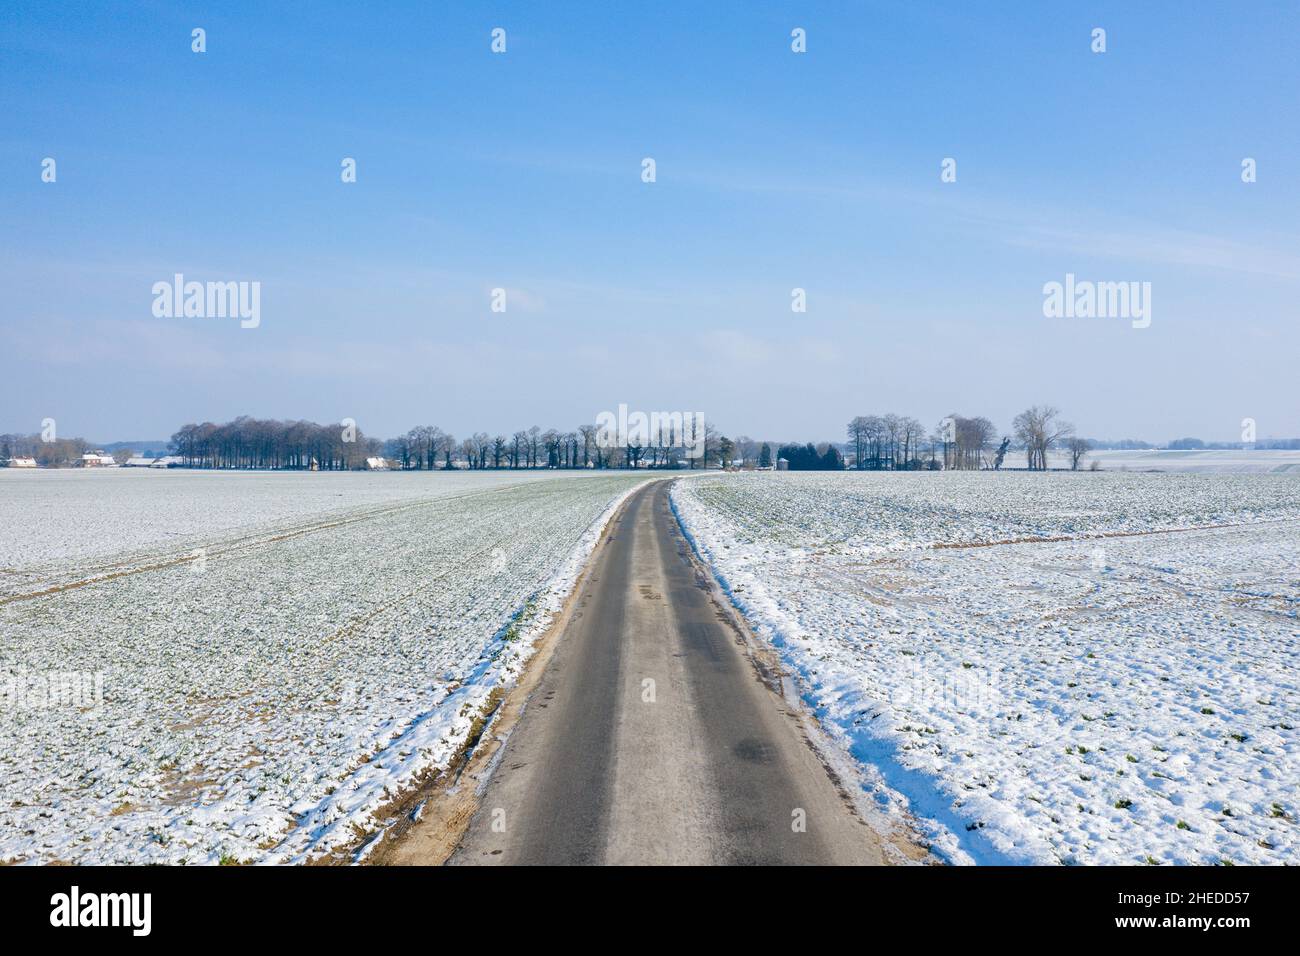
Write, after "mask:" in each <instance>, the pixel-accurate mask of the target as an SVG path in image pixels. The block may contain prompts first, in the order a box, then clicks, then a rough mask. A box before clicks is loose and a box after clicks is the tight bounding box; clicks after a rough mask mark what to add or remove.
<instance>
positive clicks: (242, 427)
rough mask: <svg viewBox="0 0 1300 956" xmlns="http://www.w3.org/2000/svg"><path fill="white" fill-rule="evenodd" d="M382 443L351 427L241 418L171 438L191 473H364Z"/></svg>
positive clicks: (190, 427)
mask: <svg viewBox="0 0 1300 956" xmlns="http://www.w3.org/2000/svg"><path fill="white" fill-rule="evenodd" d="M382 445H383V443H382V442H380V441H379V440H377V439H374V438H368V437H366V436H365V435H364V434H362V432H361V429H359V428H357V427H356V426H355V425H348V424H346V423H344V424H338V425H318V424H316V423H315V422H307V421H275V420H271V419H258V418H249V417H248V416H240V417H239V418H236V419H235V420H234V421H232V422H226V423H225V424H224V425H214V424H212V423H211V422H204V423H203V424H201V425H186V426H184V427H183V428H181V430H180V431H178V432H177V433H176V434H174V435H172V438H171V448H172V452H173V453H174V454H176V455H179V456H180V457H181V458H182V459H183V460H184V463H185V464H186V465H187V466H189V467H191V468H273V469H308V468H318V469H320V470H321V471H344V470H347V469H351V468H364V467H365V465H366V459H367V458H372V457H375V456H377V455H379V453H380V449H381V448H382Z"/></svg>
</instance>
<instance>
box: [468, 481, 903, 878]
mask: <svg viewBox="0 0 1300 956" xmlns="http://www.w3.org/2000/svg"><path fill="white" fill-rule="evenodd" d="M668 484H669V483H668V482H666V481H658V482H655V483H653V484H651V485H649V486H648V487H646V488H644V489H642V490H641V491H638V492H637V493H636V494H635V495H634V496H633V497H632V498H631V499H629V501H628V502H627V504H626V505H625V506H624V508H623V510H622V511H621V512H620V514H619V515H618V516H616V517H615V518H614V521H615V522H616V523H615V525H614V526H613V529H612V532H611V534H610V536H609V538H608V539H607V540H606V542H605V543H604V544H603V545H602V546H601V547H600V548H598V549H597V551H596V552H595V553H594V554H593V555H592V559H591V560H592V562H593V564H592V566H591V567H590V573H589V574H588V575H587V577H586V578H585V580H584V581H583V583H582V591H581V593H580V595H579V597H578V605H577V606H576V608H575V609H574V612H573V613H572V614H571V615H570V618H569V620H568V622H567V624H566V625H565V628H564V630H563V631H562V632H561V633H560V634H559V635H558V643H557V644H556V645H555V650H554V653H553V655H552V656H551V659H550V660H549V662H548V663H547V665H546V669H545V671H544V672H543V674H542V675H541V678H540V681H539V683H538V685H537V687H536V689H535V690H534V691H533V693H532V695H531V697H530V698H529V699H528V702H527V704H526V706H525V709H524V711H523V714H522V716H521V717H520V718H519V722H518V724H517V725H516V726H515V728H514V730H513V732H512V733H511V734H510V737H509V739H508V740H507V741H506V744H505V747H504V749H503V750H502V752H501V754H500V755H499V759H498V760H497V761H496V762H495V764H496V765H495V769H494V771H493V773H492V774H491V776H490V777H489V778H488V780H487V782H486V785H485V786H483V792H482V793H481V796H480V799H479V801H478V808H477V810H476V811H475V812H474V815H473V817H472V819H471V821H470V824H469V827H468V828H467V830H466V831H465V834H464V836H463V837H462V839H461V842H460V844H459V846H458V847H457V849H456V851H455V852H454V853H453V854H452V856H451V858H450V859H449V860H448V862H449V863H452V864H479V863H510V864H597V863H610V864H638V863H640V864H661V863H662V864H687V863H729V864H758V863H771V864H817V863H879V862H881V853H880V846H879V842H878V839H877V837H876V835H875V833H874V831H872V830H871V829H869V828H868V827H867V826H866V825H865V824H863V823H862V822H861V820H860V819H859V818H858V816H857V815H856V813H855V812H854V811H853V810H852V809H851V807H850V806H849V803H848V801H847V800H846V799H845V797H844V796H843V794H841V792H840V791H839V789H838V788H837V787H836V785H835V783H834V782H833V781H832V779H831V777H830V776H829V774H828V773H827V771H826V769H825V767H824V766H823V765H822V763H821V761H820V760H819V759H818V757H817V755H816V754H815V753H814V752H813V750H812V748H811V747H810V746H809V745H808V743H807V741H806V740H805V739H804V737H803V733H802V731H801V729H800V726H801V725H800V722H799V721H798V720H797V719H796V718H795V717H793V716H791V715H790V714H789V713H788V710H787V705H786V703H785V701H784V700H782V699H781V697H780V696H778V695H777V694H776V693H775V692H774V691H773V690H771V689H769V687H768V686H767V684H765V683H764V682H763V680H762V679H761V678H760V676H759V673H758V670H757V669H756V668H755V665H754V663H753V662H752V661H751V659H750V657H749V655H748V653H747V650H746V648H747V645H746V643H745V641H744V638H743V637H742V635H741V634H740V633H739V632H738V631H737V630H736V628H735V626H734V625H733V624H732V623H731V620H730V618H729V616H728V615H727V613H726V612H724V611H723V609H721V608H720V607H719V606H718V605H717V604H715V603H714V599H713V597H712V596H711V591H710V587H709V583H708V579H707V577H706V576H705V574H704V572H703V571H702V569H701V568H700V567H699V565H698V563H697V562H695V561H694V560H693V558H692V556H691V553H690V547H689V544H688V543H687V541H686V540H685V538H684V537H683V536H682V534H681V530H680V528H679V527H678V524H677V521H676V519H675V517H674V516H673V514H672V511H671V510H670V508H669V505H668ZM801 824H802V825H801Z"/></svg>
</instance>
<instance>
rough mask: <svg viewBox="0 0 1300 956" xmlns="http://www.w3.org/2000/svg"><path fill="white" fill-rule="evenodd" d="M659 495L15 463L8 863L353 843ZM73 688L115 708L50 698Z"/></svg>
mask: <svg viewBox="0 0 1300 956" xmlns="http://www.w3.org/2000/svg"><path fill="white" fill-rule="evenodd" d="M641 480H643V479H642V478H641V477H639V476H629V475H610V474H594V475H593V474H580V475H569V476H565V477H555V476H554V475H553V474H546V473H540V474H515V473H507V474H482V475H471V474H465V473H459V474H446V475H444V474H438V473H433V474H428V473H426V474H419V473H404V474H319V473H318V474H250V473H226V474H218V473H193V472H177V471H169V472H159V471H154V472H145V471H143V470H142V471H138V472H133V471H116V470H115V471H107V472H102V473H96V472H38V473H21V472H13V471H9V470H7V469H0V528H3V529H4V530H3V534H2V535H0V683H3V684H4V686H0V691H6V692H7V693H8V696H7V697H0V705H2V706H0V860H7V861H31V862H48V861H54V860H63V861H69V862H79V863H92V862H145V861H158V862H186V863H216V862H219V861H221V860H227V861H248V862H251V861H271V862H287V861H300V860H304V859H308V858H310V857H312V856H314V855H317V854H319V853H320V852H322V851H325V850H329V849H331V848H335V847H340V846H344V845H351V844H354V843H355V842H356V841H357V839H358V837H359V836H360V835H361V834H364V833H367V832H370V831H373V830H374V828H375V827H376V824H377V822H378V821H377V818H376V817H375V812H376V811H377V810H378V809H379V808H381V807H382V806H383V805H384V804H385V803H387V802H388V800H389V799H390V798H391V797H392V796H394V795H395V794H396V793H397V792H398V791H399V790H400V789H401V788H402V787H404V786H405V785H408V784H410V783H411V782H412V781H414V780H416V779H417V778H418V777H420V775H422V774H424V773H427V772H428V771H429V770H431V769H432V768H437V767H443V766H446V765H447V763H448V762H449V761H450V760H451V759H452V757H453V756H454V754H455V753H456V751H457V748H458V747H459V746H460V745H461V744H462V742H463V741H464V740H465V738H466V736H467V733H468V732H469V729H470V724H471V720H472V718H473V716H474V714H475V713H476V712H477V711H478V710H479V708H480V706H481V705H482V704H483V702H484V701H485V700H486V699H487V697H488V695H489V693H490V692H491V690H492V689H493V688H494V687H496V686H498V685H500V684H502V683H503V682H509V681H510V680H512V679H513V677H514V676H515V675H516V674H517V673H518V670H519V667H520V665H521V663H522V661H523V659H524V658H525V657H526V656H527V654H528V652H529V650H530V648H531V643H532V640H533V638H535V637H536V635H537V634H538V633H540V631H541V630H542V629H543V628H544V626H545V624H546V622H547V620H548V619H549V616H550V613H551V612H552V611H553V610H555V609H556V608H558V606H559V604H560V602H561V600H562V596H563V595H564V593H565V592H566V591H567V590H568V589H569V588H570V587H571V586H572V582H573V581H574V579H575V578H576V575H577V573H578V571H579V570H580V568H581V565H582V562H583V560H584V559H585V557H586V555H587V554H588V553H589V552H590V550H591V548H592V547H593V546H594V544H595V541H596V539H597V538H598V535H599V530H600V528H601V527H602V526H603V524H604V520H605V519H606V518H607V517H608V516H609V514H611V513H612V510H613V508H614V507H615V506H616V504H617V503H618V502H619V501H620V500H621V499H622V498H623V497H624V496H625V495H626V494H627V493H628V492H629V491H630V490H631V489H632V488H633V487H634V486H635V485H636V484H638V483H639V482H640V481H641ZM67 672H75V673H79V674H94V673H99V674H102V687H103V700H102V703H98V704H95V705H93V706H89V707H86V708H78V707H74V706H67V705H60V706H49V704H48V700H47V699H45V698H42V697H40V696H37V695H33V694H32V693H31V691H30V688H31V687H32V686H34V685H33V683H32V682H33V680H39V679H41V678H42V677H43V676H44V675H50V674H52V673H67ZM15 688H28V690H27V691H25V692H24V693H22V694H21V695H16V694H15ZM92 703H93V702H92Z"/></svg>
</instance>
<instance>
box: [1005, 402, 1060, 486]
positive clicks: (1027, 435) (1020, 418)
mask: <svg viewBox="0 0 1300 956" xmlns="http://www.w3.org/2000/svg"><path fill="white" fill-rule="evenodd" d="M1060 416H1061V413H1060V412H1059V411H1058V410H1057V409H1055V408H1053V407H1052V406H1051V405H1033V406H1031V407H1030V408H1027V409H1025V410H1024V411H1023V412H1021V413H1020V414H1019V415H1017V416H1016V420H1015V421H1014V422H1013V423H1012V427H1013V428H1014V429H1015V433H1016V438H1017V439H1019V441H1020V442H1021V443H1022V444H1023V445H1024V446H1025V457H1026V459H1027V460H1028V463H1029V470H1030V471H1046V470H1047V453H1048V452H1049V451H1051V450H1052V448H1054V447H1055V446H1056V444H1057V443H1058V442H1060V441H1062V440H1063V439H1065V438H1068V437H1069V436H1070V435H1072V434H1073V433H1074V426H1073V425H1071V424H1070V423H1069V422H1064V421H1061V417H1060Z"/></svg>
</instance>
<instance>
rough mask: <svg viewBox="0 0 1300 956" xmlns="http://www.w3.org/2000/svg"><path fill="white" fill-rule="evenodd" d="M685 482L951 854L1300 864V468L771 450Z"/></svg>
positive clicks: (760, 624)
mask: <svg viewBox="0 0 1300 956" xmlns="http://www.w3.org/2000/svg"><path fill="white" fill-rule="evenodd" d="M673 501H674V507H675V508H676V509H677V511H678V513H679V515H680V516H681V518H682V520H683V522H684V524H685V526H686V528H687V529H688V532H689V533H690V535H691V536H692V538H693V539H694V542H695V544H696V547H697V549H699V550H700V552H701V553H702V554H703V555H704V556H705V557H706V558H707V559H708V560H709V561H710V562H711V563H712V565H713V567H714V569H715V571H716V573H717V574H718V576H719V578H720V579H721V581H722V582H723V584H724V586H725V587H726V588H727V589H728V590H729V592H730V593H731V595H732V597H733V599H734V600H735V602H736V604H737V605H738V606H739V607H740V608H741V609H742V610H743V611H744V612H745V614H746V615H747V617H748V618H749V620H750V621H751V622H752V623H753V624H754V626H755V629H756V631H757V632H758V633H759V634H760V635H761V636H763V637H765V638H766V639H768V640H770V641H772V642H773V643H774V644H776V645H777V646H778V647H780V649H781V653H782V655H783V657H784V659H785V660H786V662H787V664H788V665H789V666H790V668H791V669H792V671H793V672H794V673H795V674H796V675H797V678H798V681H799V690H800V692H801V693H802V694H803V695H804V697H805V699H806V700H807V701H808V703H809V704H810V706H812V707H813V708H815V710H816V712H817V713H818V715H819V717H820V718H821V720H822V722H823V724H824V725H825V726H826V727H827V729H828V731H829V732H830V733H831V734H832V736H833V737H835V738H836V739H837V740H838V741H839V742H840V743H841V744H842V745H843V746H844V747H845V748H846V749H848V750H849V751H850V752H851V753H852V754H853V756H854V757H855V758H856V759H857V761H858V763H859V766H860V767H861V768H862V771H863V782H864V785H865V786H866V787H868V789H869V790H871V791H873V792H874V793H875V795H876V796H877V797H878V798H879V800H880V801H881V803H882V805H883V806H885V807H886V808H887V809H888V810H889V811H891V812H899V811H901V810H903V809H904V808H906V809H907V810H909V811H910V812H911V813H912V814H913V815H915V816H916V817H917V818H918V820H919V822H920V824H921V826H922V828H923V829H924V830H925V831H926V832H927V833H928V835H929V837H930V839H931V840H932V843H933V846H934V848H935V850H936V851H937V852H938V853H939V854H940V856H941V857H943V858H946V859H948V860H951V861H953V862H992V863H1057V862H1059V863H1071V864H1074V863H1161V864H1169V863H1179V864H1206V863H1217V862H1222V861H1233V862H1237V863H1261V864H1264V863H1268V864H1276V863H1292V864H1294V863H1300V839H1298V838H1297V826H1298V825H1300V824H1297V816H1298V815H1300V798H1298V796H1297V792H1298V790H1300V738H1298V736H1297V731H1296V727H1295V725H1296V724H1298V723H1300V619H1298V618H1297V608H1298V607H1300V570H1298V569H1300V476H1295V475H1196V474H1164V475H1151V474H1138V473H1127V474H1125V473H1106V472H1103V473H1100V474H1055V473H1052V474H1028V473H1013V474H994V473H938V474H897V475H891V474H852V473H845V474H789V473H765V474H762V473H760V474H740V475H727V476H714V477H709V478H696V479H693V480H691V481H684V482H678V483H677V484H676V485H675V486H674V489H673ZM1049 539H1050V540H1049Z"/></svg>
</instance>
